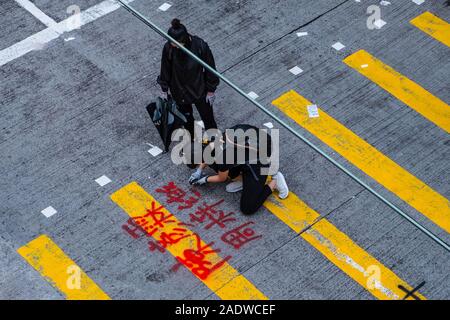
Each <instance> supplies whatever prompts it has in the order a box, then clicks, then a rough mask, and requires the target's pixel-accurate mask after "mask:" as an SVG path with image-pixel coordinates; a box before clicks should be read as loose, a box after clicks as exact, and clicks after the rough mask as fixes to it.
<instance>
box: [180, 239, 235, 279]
mask: <svg viewBox="0 0 450 320" xmlns="http://www.w3.org/2000/svg"><path fill="white" fill-rule="evenodd" d="M193 236H194V237H195V238H196V243H197V245H196V246H197V249H186V250H184V251H183V256H182V257H180V256H177V257H176V259H177V260H178V261H179V263H178V264H176V265H175V266H173V267H172V270H173V271H176V270H178V268H179V267H180V265H184V266H185V267H186V268H188V269H190V270H191V272H192V273H194V274H195V275H196V276H197V277H199V278H200V279H202V280H205V279H206V278H208V276H209V275H210V274H211V273H213V272H214V271H216V270H218V269H220V268H221V267H222V266H223V265H224V264H225V263H226V262H227V261H229V260H230V259H231V256H227V257H226V258H225V259H222V260H221V261H219V262H217V263H216V264H214V265H213V263H212V262H211V261H208V260H207V259H206V256H207V255H210V254H217V253H220V252H221V250H220V249H213V248H212V246H213V245H214V242H211V243H209V244H205V245H202V241H201V239H200V236H199V235H197V234H193Z"/></svg>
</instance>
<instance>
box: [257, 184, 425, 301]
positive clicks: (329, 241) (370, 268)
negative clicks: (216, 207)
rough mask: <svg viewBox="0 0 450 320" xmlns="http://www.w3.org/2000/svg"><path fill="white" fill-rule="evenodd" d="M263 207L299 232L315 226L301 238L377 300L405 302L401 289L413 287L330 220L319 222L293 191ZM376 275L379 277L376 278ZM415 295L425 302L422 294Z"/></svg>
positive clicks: (303, 233) (270, 200) (320, 220)
mask: <svg viewBox="0 0 450 320" xmlns="http://www.w3.org/2000/svg"><path fill="white" fill-rule="evenodd" d="M264 206H265V207H266V208H267V209H269V211H271V212H272V213H273V214H274V215H275V216H277V217H278V218H279V219H280V220H282V221H283V222H284V223H286V224H287V225H288V226H289V227H290V228H291V229H292V230H294V231H295V232H297V233H299V232H300V231H302V230H304V229H305V228H306V227H309V226H311V225H312V227H310V228H309V229H307V230H306V231H305V232H302V233H301V237H302V238H303V239H305V240H306V241H307V242H308V243H309V244H311V245H312V246H313V247H314V248H316V249H317V250H318V251H319V252H321V253H322V254H323V255H324V256H325V257H326V258H328V260H330V261H331V262H332V263H333V264H335V265H336V266H337V267H338V268H339V269H341V270H342V271H343V272H345V273H346V274H347V275H348V276H349V277H351V278H352V279H353V280H355V281H356V282H357V283H359V284H360V285H361V286H362V287H363V288H365V289H366V290H368V291H369V292H370V293H371V294H372V295H373V296H375V297H376V298H378V299H382V300H398V299H402V298H403V297H404V296H405V295H406V293H404V292H403V291H402V290H400V289H399V288H398V286H399V285H403V286H404V287H405V288H408V289H410V288H411V286H410V285H408V284H407V283H406V282H405V281H403V280H402V279H400V278H399V277H398V276H397V275H396V274H395V273H394V272H392V271H391V270H389V269H388V268H386V267H385V266H384V265H383V264H382V263H380V262H379V261H378V260H377V259H375V258H374V257H372V256H371V255H370V254H369V253H368V252H366V251H365V250H364V249H362V248H361V247H359V246H358V245H357V244H356V243H354V242H353V241H352V239H350V238H349V237H348V236H346V235H345V234H344V233H342V232H341V231H340V230H339V229H337V228H336V227H335V226H334V225H332V224H331V223H330V222H329V221H328V220H326V219H319V218H320V215H319V214H318V213H317V212H316V211H314V210H313V209H311V208H310V207H308V205H307V204H306V203H304V202H303V201H302V200H300V199H299V198H298V197H297V196H296V195H295V194H293V193H292V192H291V193H290V194H289V197H288V198H287V199H285V200H279V199H278V198H275V197H270V198H269V199H268V200H267V201H266V202H265V203H264ZM313 223H314V224H313ZM375 272H378V275H379V277H375V275H376V274H375ZM373 280H376V281H375V282H374V281H373ZM416 295H417V296H418V297H419V298H420V299H425V297H424V296H422V295H421V294H419V293H417V294H416ZM408 299H413V298H408Z"/></svg>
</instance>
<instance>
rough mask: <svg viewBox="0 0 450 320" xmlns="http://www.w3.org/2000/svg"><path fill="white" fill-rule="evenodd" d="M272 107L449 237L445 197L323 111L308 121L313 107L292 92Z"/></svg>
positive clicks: (449, 212)
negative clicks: (309, 112) (419, 213)
mask: <svg viewBox="0 0 450 320" xmlns="http://www.w3.org/2000/svg"><path fill="white" fill-rule="evenodd" d="M272 104H273V105H274V106H276V107H277V108H278V109H280V110H281V111H283V112H284V113H285V114H286V115H287V116H289V117H290V118H291V119H293V120H294V121H295V122H296V123H297V124H298V125H300V126H301V127H303V128H304V129H306V130H308V131H309V132H310V133H312V134H313V135H314V136H316V137H317V138H318V139H320V140H321V141H322V142H323V143H325V144H327V145H328V146H329V147H331V148H332V149H333V150H335V151H336V152H338V153H339V154H340V155H341V156H343V157H344V158H345V159H347V160H348V161H349V162H350V163H352V164H353V165H354V166H356V167H357V168H359V169H360V170H362V171H363V172H364V173H365V174H367V175H368V176H370V177H371V178H372V179H374V180H375V181H377V182H378V183H380V184H381V185H383V186H384V187H385V188H386V189H388V190H389V191H391V192H392V193H394V194H395V195H396V196H398V197H399V198H400V199H402V200H403V201H405V202H406V203H408V204H409V205H410V206H411V207H413V208H415V209H416V210H417V211H419V212H421V213H422V214H423V215H424V216H426V217H427V218H428V219H430V220H431V221H433V222H434V223H435V224H436V225H438V226H440V227H441V228H442V229H444V230H445V231H447V232H449V233H450V202H449V200H448V199H446V198H445V197H444V196H442V195H441V194H439V193H438V192H436V191H435V190H433V189H432V188H430V187H429V186H428V185H426V184H425V183H424V182H422V181H421V180H419V179H418V178H416V177H415V176H414V175H412V174H411V173H409V172H408V171H407V170H405V169H403V168H402V167H401V166H399V165H398V164H397V163H395V162H394V161H392V160H391V159H390V158H388V157H387V156H385V155H384V154H383V153H381V152H380V151H378V150H377V149H376V148H375V147H373V146H372V145H370V144H369V143H367V142H366V141H364V139H362V138H360V137H359V136H357V135H356V134H355V133H353V132H352V131H351V130H349V129H347V128H346V127H345V126H344V125H342V124H341V123H339V122H338V121H337V120H335V119H333V118H332V117H331V116H329V115H328V114H327V113H326V112H325V111H323V110H321V109H319V117H315V118H310V117H309V115H308V111H307V108H308V106H310V105H313V103H312V102H310V101H309V100H307V99H306V98H305V97H303V96H301V95H300V94H298V93H297V92H295V91H293V90H291V91H289V92H287V93H285V94H283V95H282V96H280V97H279V98H277V99H275V100H274V101H273V102H272Z"/></svg>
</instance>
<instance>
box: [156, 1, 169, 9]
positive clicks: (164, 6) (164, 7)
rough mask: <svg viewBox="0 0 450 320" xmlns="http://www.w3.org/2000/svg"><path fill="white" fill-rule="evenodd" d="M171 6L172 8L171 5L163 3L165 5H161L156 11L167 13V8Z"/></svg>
mask: <svg viewBox="0 0 450 320" xmlns="http://www.w3.org/2000/svg"><path fill="white" fill-rule="evenodd" d="M171 6H172V5H171V4H170V3H167V2H165V3H163V4H162V5H161V6H160V7H159V8H158V9H159V10H161V11H167V10H169V8H170V7H171Z"/></svg>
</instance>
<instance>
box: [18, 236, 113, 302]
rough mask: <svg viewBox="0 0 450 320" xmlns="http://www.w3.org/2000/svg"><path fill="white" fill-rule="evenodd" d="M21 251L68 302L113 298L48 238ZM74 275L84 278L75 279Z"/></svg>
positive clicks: (35, 240) (33, 242) (37, 240)
mask: <svg viewBox="0 0 450 320" xmlns="http://www.w3.org/2000/svg"><path fill="white" fill-rule="evenodd" d="M17 252H18V253H19V254H20V255H21V256H22V257H23V258H24V259H25V260H26V261H27V262H28V263H29V264H30V265H31V266H33V268H35V269H36V270H37V271H38V272H39V273H40V274H41V275H42V276H43V277H44V278H45V279H46V280H47V281H49V282H50V283H51V284H52V285H53V286H54V287H56V288H57V289H58V290H60V291H61V292H62V293H63V294H64V295H65V296H66V298H67V299H69V300H109V299H110V298H109V297H108V295H107V294H106V293H104V292H103V291H102V289H100V287H99V286H97V284H95V282H94V281H92V279H91V278H89V276H88V275H87V274H86V273H84V272H83V271H82V270H81V268H79V267H78V266H77V265H76V263H75V262H74V261H73V260H72V259H70V258H69V257H68V256H67V255H66V254H65V253H64V251H62V250H61V249H60V248H59V247H58V245H57V244H56V243H54V242H53V241H52V240H51V239H50V238H49V237H48V236H46V235H41V236H39V237H38V238H36V239H34V240H32V241H31V242H29V243H28V244H26V245H24V246H23V247H21V248H19V249H18V250H17ZM74 276H80V278H79V279H78V280H76V279H75V280H73V279H71V278H73V277H74ZM72 280H73V281H72ZM74 284H75V285H76V286H74ZM78 285H79V286H78Z"/></svg>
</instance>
